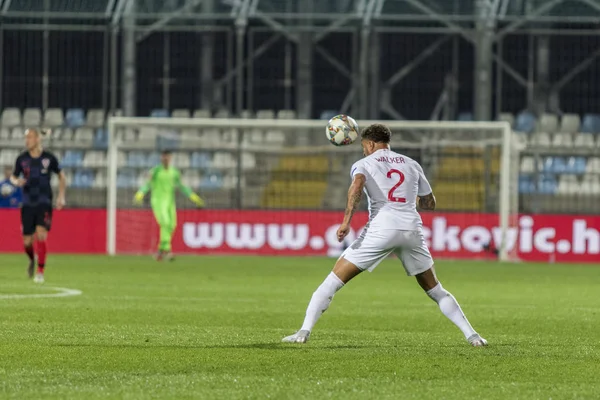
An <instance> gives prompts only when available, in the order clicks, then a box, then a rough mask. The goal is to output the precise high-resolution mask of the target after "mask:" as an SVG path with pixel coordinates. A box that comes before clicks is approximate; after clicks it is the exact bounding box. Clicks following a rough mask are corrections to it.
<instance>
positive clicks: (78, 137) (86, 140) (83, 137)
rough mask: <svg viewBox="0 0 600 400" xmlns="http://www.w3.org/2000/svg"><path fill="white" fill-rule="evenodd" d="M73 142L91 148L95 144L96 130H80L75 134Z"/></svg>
mask: <svg viewBox="0 0 600 400" xmlns="http://www.w3.org/2000/svg"><path fill="white" fill-rule="evenodd" d="M73 141H74V142H77V143H80V144H83V145H86V146H90V147H91V146H92V144H93V143H94V130H93V129H92V128H88V127H81V128H78V129H77V130H75V132H74V134H73Z"/></svg>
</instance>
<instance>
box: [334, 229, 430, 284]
mask: <svg viewBox="0 0 600 400" xmlns="http://www.w3.org/2000/svg"><path fill="white" fill-rule="evenodd" d="M391 253H394V254H395V255H396V256H397V257H398V258H399V259H400V261H402V265H404V269H405V270H406V274H407V275H409V276H414V275H418V274H420V273H422V272H425V271H427V270H428V269H429V268H431V267H432V266H433V259H432V258H431V254H430V253H429V249H428V248H427V244H426V243H425V238H424V237H423V234H422V233H421V231H399V230H395V229H384V230H378V231H372V230H369V231H367V229H365V230H364V231H363V233H362V234H361V235H360V237H359V238H358V239H356V240H355V241H354V243H352V244H351V245H350V247H348V248H347V249H346V250H345V251H344V252H343V253H342V255H341V256H340V258H342V257H343V258H345V259H346V260H348V261H350V262H351V263H352V264H354V265H356V266H357V267H358V268H359V269H361V270H363V271H364V270H367V271H369V272H371V271H373V270H374V269H375V267H377V265H378V264H379V263H380V262H381V261H382V260H383V259H384V258H386V257H387V256H389V255H390V254H391Z"/></svg>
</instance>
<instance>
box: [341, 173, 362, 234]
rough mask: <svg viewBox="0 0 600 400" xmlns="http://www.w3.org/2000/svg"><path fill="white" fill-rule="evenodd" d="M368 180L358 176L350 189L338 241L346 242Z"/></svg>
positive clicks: (360, 175)
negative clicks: (351, 222) (345, 239)
mask: <svg viewBox="0 0 600 400" xmlns="http://www.w3.org/2000/svg"><path fill="white" fill-rule="evenodd" d="M366 181H367V178H366V177H365V176H364V175H363V174H356V175H355V176H354V180H352V184H351V185H350V189H348V204H347V205H346V211H345V212H344V220H343V221H342V224H341V225H340V228H339V229H338V231H337V236H338V241H340V242H341V241H342V240H344V238H345V237H346V235H348V232H350V221H352V217H353V216H354V212H355V211H356V209H357V208H358V205H359V204H360V198H361V197H362V192H363V189H364V187H365V182H366Z"/></svg>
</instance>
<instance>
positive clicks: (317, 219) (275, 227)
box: [0, 210, 600, 262]
mask: <svg viewBox="0 0 600 400" xmlns="http://www.w3.org/2000/svg"><path fill="white" fill-rule="evenodd" d="M422 217H423V222H424V234H425V237H426V239H427V242H428V244H429V247H430V250H431V253H432V255H433V256H434V257H443V258H489V257H490V253H489V252H488V251H486V250H485V248H486V247H487V245H490V244H491V247H492V248H494V247H495V248H497V247H498V246H499V244H500V241H501V239H502V238H501V232H500V229H499V228H498V216H497V215H494V214H474V213H423V214H422ZM341 218H342V213H340V212H329V211H239V210H200V211H196V210H184V211H181V212H179V214H178V219H179V221H178V226H177V229H176V231H175V236H174V239H173V251H174V252H176V253H179V254H181V253H191V254H264V255H329V256H331V257H336V256H338V255H339V254H341V252H342V251H343V248H344V245H348V244H349V243H350V242H351V241H352V240H354V239H355V238H356V236H357V235H358V234H359V233H360V231H361V230H362V227H363V226H364V224H365V223H366V222H367V218H368V215H367V214H366V213H359V214H357V215H356V216H355V218H354V220H353V227H354V230H353V231H352V232H351V233H350V235H349V236H348V238H347V240H346V242H345V243H344V244H340V243H338V242H337V240H336V234H335V232H336V229H337V227H338V224H339V222H340V221H341ZM0 221H1V225H2V233H1V234H0V235H1V238H2V240H0V252H18V251H21V249H22V245H21V239H20V232H19V229H20V220H19V211H18V210H0ZM158 237H159V229H158V226H157V225H156V222H155V221H154V217H153V215H152V212H151V211H149V210H119V211H118V214H117V252H118V253H148V252H150V251H153V250H154V249H155V248H156V244H157V242H158ZM507 239H508V243H509V247H510V248H511V250H512V253H513V254H515V255H516V256H517V257H519V258H520V259H522V260H529V261H549V260H552V261H557V262H600V216H569V215H531V216H530V215H522V216H520V217H519V220H518V221H517V225H516V226H514V227H513V228H511V229H510V230H509V232H508V234H507ZM49 244H50V246H51V247H50V248H51V251H53V252H59V253H104V252H105V249H106V212H105V211H104V210H62V211H56V212H55V214H54V222H53V227H52V232H51V234H50V238H49Z"/></svg>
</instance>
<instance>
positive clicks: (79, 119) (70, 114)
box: [65, 108, 85, 128]
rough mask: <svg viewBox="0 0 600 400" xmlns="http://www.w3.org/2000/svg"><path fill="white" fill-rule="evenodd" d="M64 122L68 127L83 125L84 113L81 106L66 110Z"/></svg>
mask: <svg viewBox="0 0 600 400" xmlns="http://www.w3.org/2000/svg"><path fill="white" fill-rule="evenodd" d="M65 122H66V125H67V126H68V127H69V128H79V127H80V126H83V125H85V113H84V112H83V110H82V109H81V108H70V109H68V110H67V114H66V116H65Z"/></svg>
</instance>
